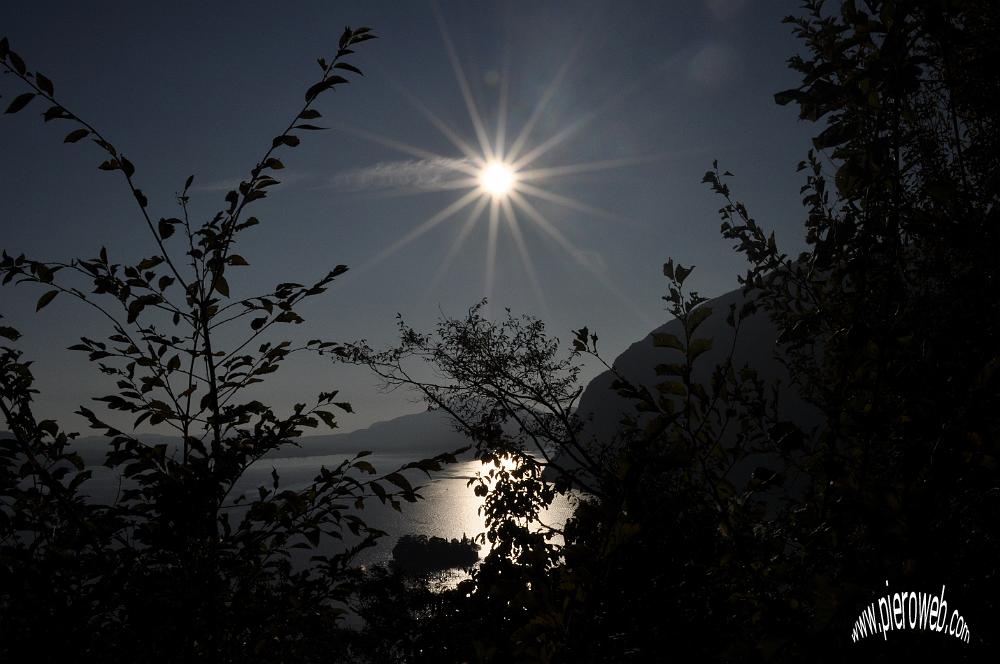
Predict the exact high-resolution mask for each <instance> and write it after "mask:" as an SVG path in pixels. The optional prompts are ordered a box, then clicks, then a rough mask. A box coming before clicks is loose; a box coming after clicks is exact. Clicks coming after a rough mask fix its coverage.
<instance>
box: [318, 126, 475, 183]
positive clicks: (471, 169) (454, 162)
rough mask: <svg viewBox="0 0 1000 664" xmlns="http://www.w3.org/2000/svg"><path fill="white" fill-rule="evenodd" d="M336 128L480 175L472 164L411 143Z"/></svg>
mask: <svg viewBox="0 0 1000 664" xmlns="http://www.w3.org/2000/svg"><path fill="white" fill-rule="evenodd" d="M335 126H336V128H337V129H340V130H341V131H346V132H347V133H349V134H354V135H355V136H360V137H361V138H364V139H366V140H369V141H371V142H373V143H378V144H379V145H384V146H385V147H387V148H392V149H393V150H396V151H398V152H402V153H403V154H408V155H410V156H413V157H419V158H420V159H430V160H433V161H440V162H441V163H442V165H444V166H448V167H450V168H453V169H454V170H456V171H458V172H461V173H467V174H468V175H471V176H473V177H475V176H476V175H477V174H478V173H479V169H478V168H477V167H476V166H475V165H473V164H471V163H466V162H464V161H462V160H460V159H455V158H452V157H446V156H444V155H442V154H438V153H437V152H431V151H430V150H425V149H423V148H418V147H416V146H414V145H410V144H409V143H403V142H402V141H397V140H395V139H392V138H388V137H386V136H381V135H379V134H373V133H371V132H370V131H365V130H364V129H360V128H358V127H352V126H351V125H348V124H344V123H337V124H336V125H335Z"/></svg>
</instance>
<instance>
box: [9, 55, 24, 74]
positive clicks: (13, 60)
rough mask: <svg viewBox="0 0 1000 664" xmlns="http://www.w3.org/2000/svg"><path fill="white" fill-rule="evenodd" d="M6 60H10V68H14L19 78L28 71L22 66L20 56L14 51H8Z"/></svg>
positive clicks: (22, 62)
mask: <svg viewBox="0 0 1000 664" xmlns="http://www.w3.org/2000/svg"><path fill="white" fill-rule="evenodd" d="M7 58H8V59H9V60H10V64H11V66H12V67H14V71H16V72H17V73H18V74H20V75H21V76H24V74H25V73H26V72H27V71H28V68H27V67H26V66H25V65H24V60H22V59H21V56H20V55H18V54H17V53H15V52H14V51H9V52H8V53H7Z"/></svg>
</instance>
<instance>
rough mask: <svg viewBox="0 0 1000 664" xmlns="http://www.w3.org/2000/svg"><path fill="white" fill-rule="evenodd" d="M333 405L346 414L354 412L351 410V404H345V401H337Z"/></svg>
mask: <svg viewBox="0 0 1000 664" xmlns="http://www.w3.org/2000/svg"><path fill="white" fill-rule="evenodd" d="M333 405H334V406H336V407H337V408H339V409H341V410H342V411H344V412H346V413H353V412H354V409H353V408H351V404H349V403H347V402H346V401H337V402H335V403H334V404H333Z"/></svg>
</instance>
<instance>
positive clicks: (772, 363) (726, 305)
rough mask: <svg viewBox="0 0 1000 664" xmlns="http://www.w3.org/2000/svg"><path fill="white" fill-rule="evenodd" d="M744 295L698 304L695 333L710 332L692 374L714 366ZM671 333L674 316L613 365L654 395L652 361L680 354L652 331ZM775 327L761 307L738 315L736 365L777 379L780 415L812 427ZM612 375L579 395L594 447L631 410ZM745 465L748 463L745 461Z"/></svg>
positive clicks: (677, 326)
mask: <svg viewBox="0 0 1000 664" xmlns="http://www.w3.org/2000/svg"><path fill="white" fill-rule="evenodd" d="M746 301H747V298H746V297H745V296H744V295H743V291H742V289H736V290H733V291H730V292H728V293H725V294H723V295H720V296H718V297H716V298H713V299H711V300H708V301H706V302H705V303H703V304H702V305H701V306H707V307H710V308H711V309H712V315H711V316H710V317H709V318H708V319H707V320H705V322H704V323H702V324H701V326H700V327H699V328H698V330H697V332H696V333H695V336H696V337H698V338H702V337H704V338H711V339H712V340H713V345H712V348H711V349H710V350H709V351H707V352H705V353H704V354H703V355H701V356H700V357H699V358H698V360H697V361H696V362H695V371H694V372H693V374H694V375H693V378H694V379H695V380H697V381H702V382H707V381H708V380H709V378H710V376H711V373H712V370H713V369H714V367H715V366H716V365H717V364H718V363H721V362H722V361H723V360H724V359H725V358H726V356H727V354H728V352H729V349H730V346H731V344H732V339H733V328H731V327H730V326H729V324H728V323H727V322H726V317H727V316H728V314H729V310H730V306H731V305H735V306H736V310H737V312H738V311H739V310H740V307H742V306H743V304H744V303H745V302H746ZM659 333H670V334H674V335H676V336H678V337H680V338H683V327H682V326H681V322H680V321H679V320H677V319H674V320H671V321H669V322H667V323H665V324H663V325H661V326H660V327H658V328H656V329H655V330H652V331H651V332H650V333H649V334H647V335H646V336H645V337H643V338H642V339H641V340H639V341H637V342H635V343H634V344H632V345H631V346H629V347H628V348H627V349H626V350H625V352H623V353H622V354H621V355H619V356H618V357H617V358H616V359H615V361H614V363H613V364H612V366H613V367H614V369H615V370H616V371H618V372H619V373H620V374H621V375H622V376H624V377H625V378H627V379H628V380H629V381H631V382H632V383H634V384H637V385H643V386H645V387H647V388H648V389H649V390H650V391H651V392H652V393H653V394H654V395H655V394H656V384H657V383H659V382H662V381H663V380H664V379H663V377H661V376H657V375H656V371H655V368H656V365H658V364H663V363H666V362H677V361H678V359H679V357H680V354H679V353H678V351H675V350H672V349H669V348H659V347H657V346H655V345H654V344H653V335H654V334H659ZM777 335H778V333H777V328H776V326H775V325H774V323H773V322H772V321H771V320H770V318H769V317H768V316H767V314H766V312H764V311H763V310H760V311H757V312H756V313H755V314H753V315H751V316H749V317H748V318H746V319H745V320H744V321H743V324H742V327H741V329H740V334H739V338H738V340H737V343H736V348H735V351H734V363H735V364H736V366H737V367H740V366H742V365H743V364H749V365H750V366H751V367H753V368H754V369H756V370H757V372H758V375H759V376H760V377H761V378H763V379H764V380H765V381H766V382H767V383H769V384H770V383H772V382H773V381H776V380H777V381H781V389H780V391H779V394H780V408H779V412H780V413H781V415H782V417H785V418H787V419H790V420H792V421H794V422H796V423H797V424H799V425H800V426H803V427H806V428H808V427H811V426H813V425H815V424H817V423H818V422H819V419H818V417H819V414H818V413H817V412H816V411H815V409H814V408H813V407H812V406H810V405H809V404H807V403H805V402H804V401H803V400H802V399H801V398H800V397H799V396H798V395H797V394H796V393H795V391H794V389H792V387H791V379H790V377H789V375H788V371H787V370H786V369H785V367H784V365H783V364H782V363H781V361H780V360H779V356H778V354H777V346H776V340H777ZM614 380H615V377H614V376H613V375H612V373H611V372H610V371H605V372H603V373H601V374H599V375H598V376H596V377H595V378H594V379H593V380H591V382H590V383H589V384H588V385H587V387H586V389H585V390H584V391H583V394H582V395H581V396H580V401H579V405H578V407H577V414H578V415H579V416H580V417H581V418H583V419H584V429H583V440H584V441H585V442H586V443H587V444H589V445H590V446H592V447H595V448H596V447H599V446H600V445H602V444H606V442H607V441H610V440H612V439H613V438H614V436H615V433H616V432H617V431H618V429H619V424H620V422H621V420H622V417H623V416H624V415H625V414H635V406H634V403H633V402H632V401H630V400H628V399H625V398H623V397H621V396H619V395H618V393H617V392H616V391H615V390H613V389H612V388H611V384H612V382H613V381H614ZM556 462H557V463H558V464H560V465H562V466H563V467H565V468H572V467H573V466H574V465H575V464H574V463H573V462H572V461H571V460H570V459H569V458H568V456H566V455H560V456H558V457H557V458H556ZM753 462H754V463H753V465H754V466H755V465H756V464H766V463H768V462H770V463H776V462H777V459H774V458H764V457H760V458H755V459H754V460H753ZM748 465H749V464H748ZM752 470H753V467H746V466H745V467H742V468H741V467H738V468H735V469H734V472H733V479H734V480H738V479H740V478H742V477H745V476H746V475H747V474H749V473H750V472H752Z"/></svg>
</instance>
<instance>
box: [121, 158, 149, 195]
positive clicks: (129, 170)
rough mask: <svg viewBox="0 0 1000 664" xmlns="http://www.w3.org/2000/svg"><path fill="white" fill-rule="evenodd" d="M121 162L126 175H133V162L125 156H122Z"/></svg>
mask: <svg viewBox="0 0 1000 664" xmlns="http://www.w3.org/2000/svg"><path fill="white" fill-rule="evenodd" d="M121 164H122V170H123V171H124V172H125V175H126V176H127V177H132V175H133V174H134V173H135V166H133V165H132V162H131V161H129V160H128V159H126V158H125V157H124V156H122V158H121ZM143 207H145V206H143Z"/></svg>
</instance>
